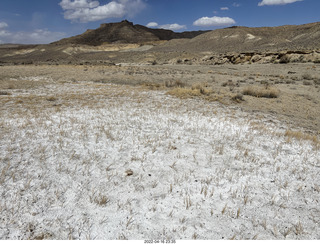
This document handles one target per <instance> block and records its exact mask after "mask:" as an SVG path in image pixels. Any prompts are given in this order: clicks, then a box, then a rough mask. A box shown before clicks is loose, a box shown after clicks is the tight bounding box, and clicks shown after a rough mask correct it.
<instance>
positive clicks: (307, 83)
mask: <svg viewBox="0 0 320 244" xmlns="http://www.w3.org/2000/svg"><path fill="white" fill-rule="evenodd" d="M303 84H304V85H305V86H311V85H312V83H311V81H307V80H305V81H303Z"/></svg>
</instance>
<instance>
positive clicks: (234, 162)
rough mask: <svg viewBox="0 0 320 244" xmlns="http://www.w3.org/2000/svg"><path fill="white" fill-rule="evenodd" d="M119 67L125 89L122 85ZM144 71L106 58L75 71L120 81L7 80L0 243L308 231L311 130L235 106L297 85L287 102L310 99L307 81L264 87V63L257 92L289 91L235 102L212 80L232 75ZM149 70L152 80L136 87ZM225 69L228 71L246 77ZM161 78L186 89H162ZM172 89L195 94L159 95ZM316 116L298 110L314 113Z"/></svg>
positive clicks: (1, 112) (315, 192) (283, 235)
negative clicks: (25, 84)
mask: <svg viewBox="0 0 320 244" xmlns="http://www.w3.org/2000/svg"><path fill="white" fill-rule="evenodd" d="M253 65H255V64H253ZM283 67H285V66H283ZM1 68H3V67H1ZM28 68H29V69H31V71H32V72H31V71H30V73H32V75H34V74H33V73H35V71H34V70H32V68H31V67H28ZM60 68H61V69H63V67H60ZM67 68H68V69H70V67H67ZM83 68H84V67H82V68H81V69H80V70H81V71H79V72H80V73H81V72H84V71H83ZM129 68H130V72H132V73H131V76H130V77H131V79H133V82H134V84H135V85H127V83H128V81H127V79H128V76H127V75H126V74H125V73H126V72H128V70H129ZM152 68H154V67H152V66H148V67H147V68H141V67H138V68H137V67H135V68H132V67H117V68H114V69H113V68H110V67H108V69H106V70H105V71H104V72H105V73H103V72H96V69H98V70H101V69H102V67H99V68H96V67H91V68H90V67H88V68H87V67H86V69H87V71H85V74H84V73H81V75H80V78H82V79H81V80H85V75H87V74H89V76H88V77H90V75H92V74H93V73H94V74H96V73H98V75H100V74H103V75H105V76H107V75H108V76H109V75H110V77H112V78H114V77H116V76H119V77H122V75H123V76H124V77H125V79H126V80H125V81H123V83H122V80H121V79H120V78H119V79H118V80H117V83H116V84H114V83H110V82H106V83H97V82H94V81H90V80H88V81H81V80H80V81H79V80H78V79H75V81H71V80H70V82H69V79H68V78H67V77H66V76H65V75H64V76H63V77H60V78H59V75H58V74H56V73H54V72H53V73H51V75H52V76H55V75H56V78H54V79H52V82H51V83H50V84H48V85H45V86H42V85H41V86H35V87H29V88H28V89H23V88H19V89H21V90H19V89H16V88H14V87H13V88H12V89H10V90H8V91H10V93H12V96H10V97H7V96H1V97H0V99H1V105H2V106H1V108H0V118H1V119H0V130H1V135H2V136H1V138H0V143H1V144H0V145H1V147H0V159H1V164H0V183H1V188H0V194H1V196H2V198H1V199H2V200H0V209H1V217H2V221H3V222H2V223H3V224H4V225H6V226H7V228H10V232H6V231H3V232H1V231H0V236H1V238H2V239H9V238H11V239H106V238H107V239H113V238H118V239H134V238H139V239H140V238H141V239H145V238H146V239H148V238H149V237H150V236H152V237H154V236H156V237H161V238H163V237H167V238H169V239H190V238H195V239H202V238H208V239H211V238H212V239H219V238H222V237H224V238H226V239H229V238H231V239H260V238H269V239H309V238H314V236H315V234H314V232H313V230H314V229H315V228H316V227H317V223H318V222H317V219H316V218H315V217H314V212H312V211H315V210H314V209H317V207H318V206H317V201H316V200H317V199H319V197H320V196H319V194H320V187H319V185H318V184H317V183H315V182H318V181H319V180H318V178H319V177H318V175H319V170H318V168H317V165H316V161H315V158H318V157H319V138H318V136H317V134H316V132H314V133H311V132H310V133H304V132H303V130H302V129H301V130H299V129H297V130H295V129H293V128H292V127H289V126H288V125H287V124H285V123H283V121H278V120H277V119H276V117H275V116H274V115H272V116H270V115H268V114H263V113H257V114H255V113H249V112H244V111H241V109H239V107H240V108H245V106H247V103H249V102H250V101H252V100H253V101H254V102H255V103H257V104H259V103H263V104H264V106H266V107H267V108H270V106H271V105H269V104H268V103H270V104H272V106H276V105H277V104H278V103H277V101H280V102H281V103H280V104H281V106H282V108H283V109H285V107H284V105H285V103H286V102H288V103H290V102H291V100H289V101H286V99H290V96H287V94H286V93H287V92H288V91H291V88H296V87H299V89H300V90H298V92H299V94H301V95H299V96H298V95H296V96H292V97H293V98H294V99H305V100H303V101H307V102H306V103H305V104H304V108H310V107H312V106H311V105H312V104H314V103H313V100H314V98H313V97H312V96H311V95H310V96H309V97H307V95H308V94H306V93H305V92H306V91H307V90H308V89H309V88H310V86H307V87H306V86H303V85H302V82H301V80H300V78H299V79H298V80H297V84H291V83H289V84H285V83H283V84H280V85H279V86H276V85H271V82H264V81H268V76H267V75H265V74H264V73H263V72H261V74H260V75H259V76H257V77H258V78H257V80H254V81H253V80H252V82H253V83H254V84H253V86H254V87H257V88H258V89H262V90H269V89H273V88H275V89H279V90H281V89H285V90H284V92H283V93H282V92H281V96H278V98H279V99H274V100H272V99H269V100H263V99H258V98H255V97H245V96H244V95H243V94H242V93H241V91H242V89H243V88H242V87H238V86H237V83H238V82H235V81H234V82H233V83H234V84H235V86H234V90H232V91H230V87H233V86H229V85H227V86H222V84H223V82H226V81H227V82H228V80H231V79H230V78H229V76H231V75H230V73H228V72H229V71H226V72H221V74H216V73H210V76H208V77H207V76H206V75H204V74H207V72H203V70H202V69H204V70H206V68H203V67H202V68H198V67H197V69H194V71H195V72H193V70H192V67H191V68H188V69H187V70H184V67H181V70H180V69H178V68H177V69H174V70H169V69H166V68H163V69H164V70H165V71H164V72H163V73H166V76H164V77H165V79H158V80H157V77H158V73H157V72H160V71H159V69H160V68H159V67H156V68H158V69H156V70H152ZM316 68H317V67H316ZM5 69H6V70H9V71H10V69H11V67H5ZM14 69H15V70H14V72H15V73H16V72H17V70H19V69H24V67H14ZM74 69H76V67H74ZM135 69H136V70H135ZM198 69H199V70H200V71H198ZM238 69H240V68H238ZM248 69H249V68H248ZM44 70H46V67H43V69H42V70H41V72H44ZM145 70H147V71H148V72H149V73H148V78H146V80H149V81H151V80H152V82H153V83H149V84H143V85H141V84H142V82H143V78H144V76H143V75H140V73H143V71H145ZM93 71H95V72H93ZM38 72H39V71H38ZM107 72H110V73H107ZM112 72H114V73H115V74H114V77H113V76H112ZM152 72H154V75H152V74H153V73H152ZM179 72H181V73H182V72H184V73H183V78H181V79H180V75H181V74H180V73H179ZM188 72H189V73H188ZM213 72H215V71H213ZM235 72H237V73H236V75H234V77H233V78H232V79H233V80H237V79H238V77H243V74H242V73H241V72H240V71H239V70H237V71H235ZM254 72H255V74H258V72H260V71H256V70H254ZM8 73H10V72H6V74H8ZM24 73H26V72H25V70H24V72H23V74H24ZM75 73H76V72H75ZM176 73H178V74H176ZM285 73H287V72H285ZM192 74H194V75H193V76H192ZM233 74H234V73H233ZM60 75H61V74H60ZM75 75H79V74H78V73H77V74H75ZM212 75H217V77H216V78H215V82H212V80H213V78H212ZM298 75H299V77H301V73H300V74H297V75H296V76H297V77H298ZM83 76H84V77H83ZM174 76H178V77H179V78H177V79H176V78H174ZM75 77H76V78H77V76H75ZM248 77H249V74H248ZM312 77H313V78H314V77H315V75H314V73H312ZM0 78H1V77H0ZM102 78H103V77H102ZM271 78H272V79H274V80H273V82H274V81H275V80H277V79H280V78H279V77H274V76H272V77H271ZM59 79H61V80H59ZM88 79H89V78H88ZM3 80H4V79H3ZM6 80H7V79H6ZM41 80H42V81H48V80H45V79H44V78H42V79H41ZM165 80H181V81H183V83H184V84H185V86H184V87H180V86H179V85H174V86H173V87H167V86H166V85H165ZM285 80H289V78H288V77H287V76H286V75H285V76H284V81H285ZM62 81H63V82H62ZM261 81H263V82H262V83H264V84H263V85H261ZM310 81H311V80H310ZM240 83H241V84H240ZM243 83H245V82H239V85H243ZM17 84H18V83H17ZM1 85H2V84H1V82H0V86H1ZM248 85H249V84H248ZM151 87H152V88H151ZM287 87H288V88H287ZM150 88H151V90H152V91H150ZM1 89H2V90H4V91H6V90H7V89H8V84H6V85H5V87H4V88H2V87H1ZM178 90H179V91H183V90H184V91H186V94H187V95H184V96H185V97H189V98H195V99H188V100H183V99H177V97H179V96H176V95H174V96H168V95H167V93H170V92H172V91H178ZM311 90H312V89H311ZM281 91H283V90H281ZM292 91H293V92H296V90H292ZM190 94H195V95H190ZM184 96H182V97H184ZM219 96H221V97H222V98H227V99H228V100H229V101H230V99H233V101H237V99H238V100H239V101H241V99H243V97H245V98H246V101H245V102H243V103H239V104H236V103H232V106H231V108H229V107H227V106H222V105H221V104H217V103H215V102H211V101H214V99H216V98H219ZM237 96H239V97H237ZM50 97H52V98H54V99H53V100H54V101H59V103H58V102H50V101H48V99H49V98H50ZM233 97H234V98H233ZM198 98H201V99H198ZM307 98H309V99H307ZM261 100H263V101H262V102H261ZM298 101H301V100H298ZM59 104H62V105H61V106H58V105H59ZM310 104H311V105H310ZM268 106H269V107H268ZM308 106H309V107H308ZM305 110H306V109H305ZM312 111H313V110H311V112H309V114H307V113H306V115H308V116H314V117H315V115H314V114H316V112H315V113H313V112H312ZM292 118H293V119H294V117H292ZM293 119H292V120H293ZM287 162H290V163H289V164H288V163H287ZM249 179H250V180H249ZM307 205H308V208H305V207H304V206H307ZM257 208H259V211H256V209H257ZM301 209H303V214H301V213H302V212H301V211H302V210H301ZM309 209H312V210H309ZM43 210H45V211H43ZM52 211H54V219H52ZM266 213H268V214H266ZM293 215H294V216H300V217H299V219H296V218H293V217H292V216H293ZM270 216H271V217H270ZM272 216H278V217H277V218H273V217H272ZM279 218H281V220H282V221H280V222H279V221H278V219H279ZM40 220H41V221H40ZM168 220H170V221H168ZM217 224H219V226H218V225H217ZM225 226H228V228H224V227H225ZM240 227H241V228H244V229H247V230H250V231H247V232H246V231H244V232H243V231H239V228H240ZM208 229H209V230H213V229H215V230H217V231H215V232H211V231H210V232H207V230H208ZM105 230H108V231H105ZM150 238H151V237H150Z"/></svg>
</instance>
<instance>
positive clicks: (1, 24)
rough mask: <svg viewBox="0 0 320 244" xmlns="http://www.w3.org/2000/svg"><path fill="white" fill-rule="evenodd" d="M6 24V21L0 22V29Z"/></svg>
mask: <svg viewBox="0 0 320 244" xmlns="http://www.w3.org/2000/svg"><path fill="white" fill-rule="evenodd" d="M7 27H8V24H7V23H6V22H0V29H4V28H7Z"/></svg>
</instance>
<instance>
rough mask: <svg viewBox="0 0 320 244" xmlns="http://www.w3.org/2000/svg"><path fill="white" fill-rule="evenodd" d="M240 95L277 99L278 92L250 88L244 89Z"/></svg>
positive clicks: (266, 88)
mask: <svg viewBox="0 0 320 244" xmlns="http://www.w3.org/2000/svg"><path fill="white" fill-rule="evenodd" d="M242 94H243V95H248V96H253V97H264V98H277V97H278V96H279V90H277V89H275V88H271V87H265V88H261V87H255V86H250V87H247V88H245V89H244V90H243V92H242Z"/></svg>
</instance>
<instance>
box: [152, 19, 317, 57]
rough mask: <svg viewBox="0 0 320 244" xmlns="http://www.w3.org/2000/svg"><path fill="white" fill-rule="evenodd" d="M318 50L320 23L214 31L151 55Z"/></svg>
mask: <svg viewBox="0 0 320 244" xmlns="http://www.w3.org/2000/svg"><path fill="white" fill-rule="evenodd" d="M304 49H309V50H313V49H320V22H316V23H311V24H305V25H285V26H279V27H257V28H249V27H241V26H234V27H229V28H225V29H217V30H213V31H210V32H207V33H204V34H202V35H199V36H196V37H195V38H193V39H191V40H183V42H176V41H174V40H172V41H169V42H167V43H165V44H163V45H159V46H157V47H155V48H153V49H152V50H153V51H163V52H171V51H188V52H193V53H197V52H206V51H210V52H215V53H227V52H259V51H280V50H304Z"/></svg>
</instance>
